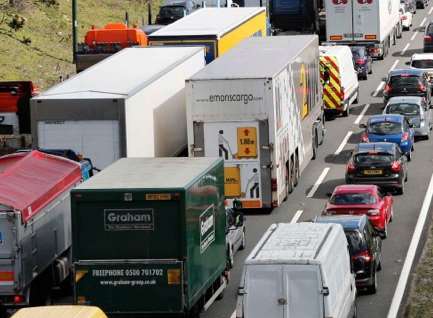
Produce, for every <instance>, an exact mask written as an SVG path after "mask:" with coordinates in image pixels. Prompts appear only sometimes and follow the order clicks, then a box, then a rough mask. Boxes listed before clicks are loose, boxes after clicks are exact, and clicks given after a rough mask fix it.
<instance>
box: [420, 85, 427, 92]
mask: <svg viewBox="0 0 433 318" xmlns="http://www.w3.org/2000/svg"><path fill="white" fill-rule="evenodd" d="M418 89H419V90H420V91H421V92H425V91H426V90H427V88H426V87H425V85H424V84H423V83H419V84H418Z"/></svg>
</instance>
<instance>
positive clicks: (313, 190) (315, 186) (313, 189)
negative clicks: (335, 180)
mask: <svg viewBox="0 0 433 318" xmlns="http://www.w3.org/2000/svg"><path fill="white" fill-rule="evenodd" d="M330 169H331V168H329V167H326V168H325V169H323V171H322V173H321V174H320V176H319V178H318V179H317V181H316V183H315V184H314V185H313V187H312V188H311V190H310V192H308V194H307V198H312V197H313V195H314V194H315V193H316V191H317V189H318V188H319V186H320V184H321V183H322V182H323V180H324V179H325V177H326V175H327V174H328V172H329V170H330Z"/></svg>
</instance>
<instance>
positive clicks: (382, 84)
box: [373, 82, 385, 97]
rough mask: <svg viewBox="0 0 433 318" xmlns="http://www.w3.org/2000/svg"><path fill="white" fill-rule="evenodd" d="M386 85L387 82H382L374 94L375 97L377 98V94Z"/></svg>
mask: <svg viewBox="0 0 433 318" xmlns="http://www.w3.org/2000/svg"><path fill="white" fill-rule="evenodd" d="M384 85H385V82H380V84H379V86H378V87H377V88H376V90H375V91H374V93H373V97H377V94H379V92H380V91H381V90H382V88H383V86H384Z"/></svg>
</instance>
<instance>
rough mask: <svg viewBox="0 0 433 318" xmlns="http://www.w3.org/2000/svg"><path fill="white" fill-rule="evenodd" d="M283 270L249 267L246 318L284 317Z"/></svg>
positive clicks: (245, 300)
mask: <svg viewBox="0 0 433 318" xmlns="http://www.w3.org/2000/svg"><path fill="white" fill-rule="evenodd" d="M282 269H283V267H282V266H281V265H261V264H259V265H248V267H247V270H246V273H245V286H244V288H245V293H246V294H245V296H244V317H247V318H263V317H272V318H280V317H281V318H283V317H284V303H281V302H283V295H284V293H283V274H282ZM299 317H304V316H302V315H301V316H299ZM305 317H307V316H305Z"/></svg>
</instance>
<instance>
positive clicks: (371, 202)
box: [322, 184, 394, 238]
mask: <svg viewBox="0 0 433 318" xmlns="http://www.w3.org/2000/svg"><path fill="white" fill-rule="evenodd" d="M393 202H394V200H393V198H392V196H391V195H384V194H383V193H382V192H381V191H380V189H379V188H378V187H377V186H375V185H358V184H346V185H341V186H338V187H336V188H335V189H334V192H333V193H332V195H331V198H330V199H329V202H328V203H327V204H326V208H325V210H324V211H323V213H322V214H323V215H338V214H349V215H362V214H366V215H367V216H368V218H369V220H370V221H371V223H372V224H373V226H374V228H375V229H376V230H377V231H378V233H379V235H380V236H381V237H382V238H386V237H387V235H388V223H389V222H391V221H392V217H393V208H392V204H393Z"/></svg>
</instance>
